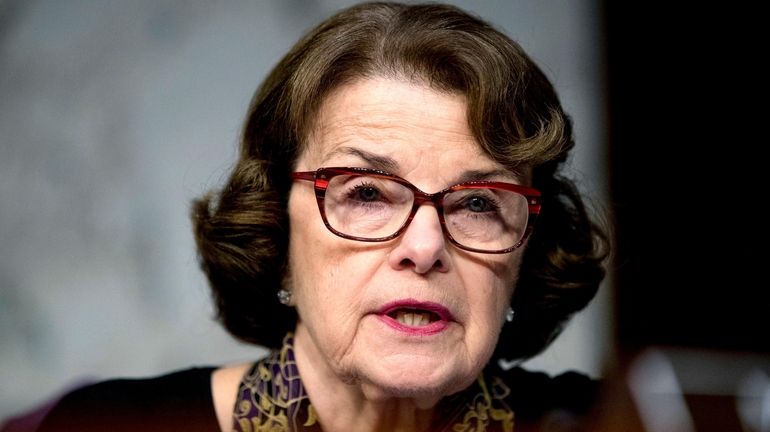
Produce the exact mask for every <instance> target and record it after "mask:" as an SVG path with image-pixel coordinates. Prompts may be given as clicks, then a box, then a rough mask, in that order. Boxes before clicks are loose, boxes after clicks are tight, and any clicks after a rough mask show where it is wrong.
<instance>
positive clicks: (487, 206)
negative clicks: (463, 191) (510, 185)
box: [463, 195, 499, 213]
mask: <svg viewBox="0 0 770 432" xmlns="http://www.w3.org/2000/svg"><path fill="white" fill-rule="evenodd" d="M463 205H464V207H465V209H467V210H469V211H471V212H473V213H486V212H493V211H497V210H498V209H499V205H498V203H497V202H496V201H495V200H493V199H490V198H489V197H483V196H479V195H474V196H469V197H466V198H465V200H464V202H463Z"/></svg>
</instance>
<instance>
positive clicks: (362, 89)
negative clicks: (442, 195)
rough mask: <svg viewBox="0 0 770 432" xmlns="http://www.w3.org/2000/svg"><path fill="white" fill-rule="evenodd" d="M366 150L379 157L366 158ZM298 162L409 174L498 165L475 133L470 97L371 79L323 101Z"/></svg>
mask: <svg viewBox="0 0 770 432" xmlns="http://www.w3.org/2000/svg"><path fill="white" fill-rule="evenodd" d="M362 153H366V154H368V155H376V156H380V157H379V158H374V161H373V162H372V161H370V160H369V159H367V160H361V159H362V158H361V157H360V156H361V154H362ZM299 162H300V163H299V165H304V166H303V167H302V168H304V169H316V168H318V167H320V166H334V165H352V164H354V165H357V166H360V165H361V164H362V163H363V162H366V163H367V164H369V163H370V162H372V163H371V164H372V165H377V164H378V163H379V164H380V165H384V166H373V167H374V168H380V169H385V170H387V171H390V172H393V173H395V174H399V175H406V174H407V173H409V172H414V171H415V170H417V169H418V168H425V167H432V168H433V169H435V170H439V171H440V170H457V169H462V168H467V169H476V170H478V169H486V170H490V169H499V168H501V166H500V165H499V164H497V163H496V162H495V161H493V160H492V158H491V157H490V156H489V155H487V154H486V153H485V152H484V151H483V150H482V148H481V146H480V145H479V144H478V142H477V140H476V139H475V137H474V136H473V134H472V132H471V130H470V128H469V127H468V121H467V104H466V100H465V97H464V96H462V95H459V94H452V93H446V92H440V91H436V90H434V89H431V88H429V87H427V86H425V85H421V84H417V83H411V82H404V81H397V80H391V79H386V78H372V79H366V80H359V81H355V82H353V83H349V84H346V85H344V86H341V87H340V88H338V89H336V90H335V91H334V92H332V93H331V94H330V95H329V96H328V97H327V98H326V99H325V100H324V101H323V103H322V104H321V107H320V109H319V111H318V114H317V116H316V119H315V124H314V126H313V128H312V130H311V133H310V134H309V136H308V140H307V144H306V148H305V149H304V151H303V154H302V155H301V156H300V161H299Z"/></svg>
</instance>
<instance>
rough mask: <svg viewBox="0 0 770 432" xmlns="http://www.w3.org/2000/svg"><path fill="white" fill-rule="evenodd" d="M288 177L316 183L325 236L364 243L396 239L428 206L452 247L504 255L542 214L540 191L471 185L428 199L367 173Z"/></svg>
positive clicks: (396, 180) (394, 179) (325, 171)
mask: <svg viewBox="0 0 770 432" xmlns="http://www.w3.org/2000/svg"><path fill="white" fill-rule="evenodd" d="M292 178H293V179H294V180H306V181H312V182H313V183H314V187H315V195H316V201H317V202H318V210H319V211H320V212H321V218H322V219H323V222H324V224H325V225H326V228H328V229H329V231H331V232H332V233H334V234H336V235H338V236H340V237H342V238H346V239H351V240H358V241H363V242H383V241H388V240H391V239H394V238H396V237H398V236H399V235H401V233H403V232H404V230H406V227H407V226H409V223H410V222H411V221H412V219H413V218H414V215H415V214H416V213H417V210H418V209H419V208H420V206H421V205H423V204H427V203H432V204H433V206H435V207H436V211H437V212H438V217H439V222H440V223H441V228H442V230H443V231H444V234H445V235H446V237H447V238H448V239H449V241H450V242H452V243H453V244H454V245H456V246H457V247H459V248H461V249H465V250H467V251H471V252H481V253H493V254H499V253H506V252H511V251H513V250H514V249H516V248H518V247H519V246H521V245H522V243H524V240H525V239H526V238H527V236H528V235H529V233H530V232H531V231H532V227H533V225H534V221H535V219H536V218H537V215H538V213H539V212H540V200H541V198H540V192H539V191H538V190H537V189H534V188H530V187H525V186H520V185H516V184H511V183H502V182H494V181H470V182H465V183H460V184H456V185H454V186H451V187H448V188H446V189H444V190H442V191H440V192H436V193H432V194H429V193H425V192H423V191H421V190H419V189H417V187H415V186H414V185H413V184H411V183H409V182H408V181H406V180H404V179H402V178H400V177H398V176H395V175H392V174H389V173H387V172H384V171H380V170H375V169H369V168H319V169H318V170H316V171H305V172H295V173H293V174H292Z"/></svg>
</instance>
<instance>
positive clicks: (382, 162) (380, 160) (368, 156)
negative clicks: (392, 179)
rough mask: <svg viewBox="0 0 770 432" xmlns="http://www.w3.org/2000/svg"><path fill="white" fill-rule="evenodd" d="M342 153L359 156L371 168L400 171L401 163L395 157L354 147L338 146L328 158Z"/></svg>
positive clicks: (393, 171)
mask: <svg viewBox="0 0 770 432" xmlns="http://www.w3.org/2000/svg"><path fill="white" fill-rule="evenodd" d="M340 153H341V154H345V155H352V156H357V157H359V158H361V159H363V160H364V161H366V162H367V163H368V164H369V165H370V166H371V168H375V169H378V170H381V171H387V172H389V173H396V172H398V166H399V165H398V162H396V160H395V159H393V158H391V157H388V156H381V155H377V154H374V153H371V152H368V151H366V150H361V149H357V148H353V147H338V148H336V149H334V151H332V152H331V153H329V155H328V156H327V157H326V159H329V158H330V157H332V156H334V155H336V154H340Z"/></svg>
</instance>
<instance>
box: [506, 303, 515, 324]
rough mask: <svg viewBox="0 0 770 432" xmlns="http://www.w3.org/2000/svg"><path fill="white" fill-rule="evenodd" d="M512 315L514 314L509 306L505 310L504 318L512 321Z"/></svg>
mask: <svg viewBox="0 0 770 432" xmlns="http://www.w3.org/2000/svg"><path fill="white" fill-rule="evenodd" d="M513 315H514V312H513V308H512V307H510V306H509V307H508V310H507V311H505V320H506V321H508V322H511V321H513Z"/></svg>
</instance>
